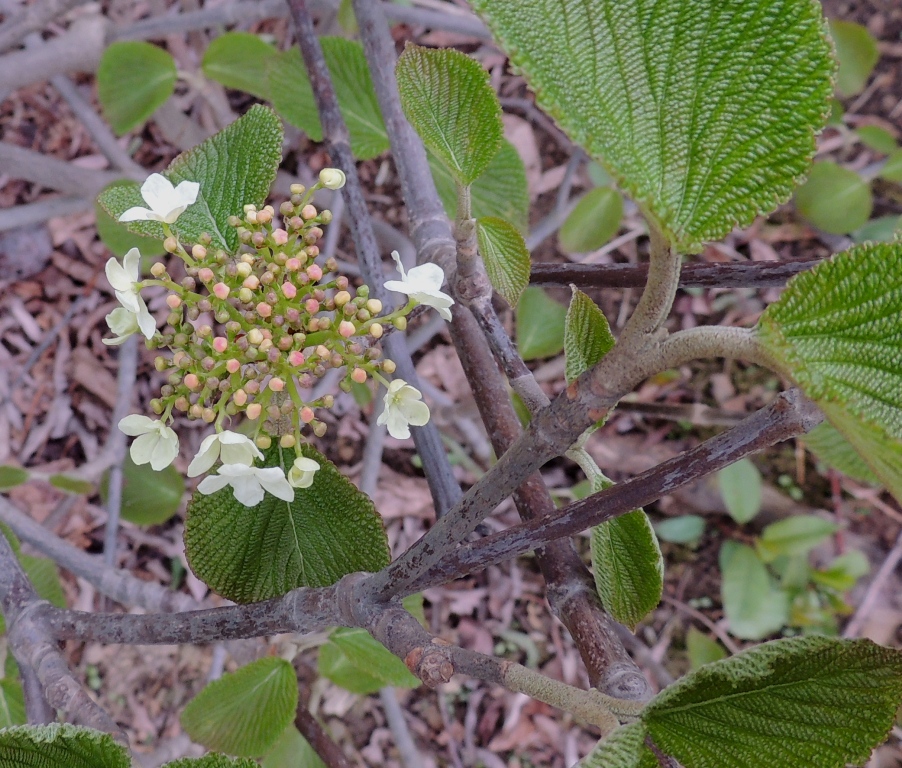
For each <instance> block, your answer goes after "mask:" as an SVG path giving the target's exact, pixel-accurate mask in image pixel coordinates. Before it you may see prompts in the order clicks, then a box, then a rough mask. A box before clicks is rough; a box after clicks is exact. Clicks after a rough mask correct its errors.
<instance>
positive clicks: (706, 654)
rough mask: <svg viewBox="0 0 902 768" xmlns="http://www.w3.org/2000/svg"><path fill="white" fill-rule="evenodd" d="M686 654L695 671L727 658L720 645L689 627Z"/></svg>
mask: <svg viewBox="0 0 902 768" xmlns="http://www.w3.org/2000/svg"><path fill="white" fill-rule="evenodd" d="M686 652H687V653H688V654H689V666H690V667H691V668H692V669H693V671H694V670H696V669H698V668H699V667H703V666H704V665H705V664H711V663H712V662H715V661H720V660H721V659H725V658H726V657H727V652H726V651H725V650H724V649H723V646H722V645H721V644H720V643H718V642H717V641H716V640H714V639H712V638H710V637H708V635H706V634H705V633H704V632H701V631H699V630H697V629H696V628H695V627H689V631H688V632H687V633H686Z"/></svg>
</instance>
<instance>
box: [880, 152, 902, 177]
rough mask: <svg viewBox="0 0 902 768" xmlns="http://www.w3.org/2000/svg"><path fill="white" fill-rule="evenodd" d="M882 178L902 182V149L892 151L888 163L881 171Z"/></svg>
mask: <svg viewBox="0 0 902 768" xmlns="http://www.w3.org/2000/svg"><path fill="white" fill-rule="evenodd" d="M880 178H882V179H886V180H887V181H895V182H898V183H902V149H897V150H896V151H895V152H891V153H890V155H889V157H887V158H886V164H885V165H884V166H883V170H882V171H880Z"/></svg>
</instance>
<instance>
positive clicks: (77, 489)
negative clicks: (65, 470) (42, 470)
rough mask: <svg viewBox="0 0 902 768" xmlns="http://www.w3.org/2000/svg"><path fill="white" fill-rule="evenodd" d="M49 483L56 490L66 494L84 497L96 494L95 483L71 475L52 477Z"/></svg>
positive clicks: (48, 480)
mask: <svg viewBox="0 0 902 768" xmlns="http://www.w3.org/2000/svg"><path fill="white" fill-rule="evenodd" d="M47 482H48V483H50V485H52V486H53V487H54V488H56V489H58V490H60V491H65V492H66V493H75V494H79V495H82V496H91V495H93V493H94V483H89V482H88V481H87V480H81V479H80V478H77V477H70V476H69V475H50V477H48V478H47Z"/></svg>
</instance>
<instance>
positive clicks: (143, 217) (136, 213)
mask: <svg viewBox="0 0 902 768" xmlns="http://www.w3.org/2000/svg"><path fill="white" fill-rule="evenodd" d="M162 220H163V219H162V217H160V216H157V214H155V213H154V212H153V211H151V210H150V209H148V208H142V207H141V206H140V205H136V206H135V207H134V208H129V209H128V210H127V211H126V212H125V213H123V214H122V215H121V216H120V217H119V221H122V222H127V221H162Z"/></svg>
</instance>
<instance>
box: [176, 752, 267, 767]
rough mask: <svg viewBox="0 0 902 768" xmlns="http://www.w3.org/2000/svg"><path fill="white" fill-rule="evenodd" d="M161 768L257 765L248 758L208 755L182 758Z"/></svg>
mask: <svg viewBox="0 0 902 768" xmlns="http://www.w3.org/2000/svg"><path fill="white" fill-rule="evenodd" d="M163 768H257V763H256V761H254V760H251V759H250V758H248V757H236V758H232V757H226V756H225V755H218V754H214V753H210V754H209V755H204V756H203V757H183V758H182V759H181V760H176V761H174V762H172V763H166V764H165V765H164V766H163Z"/></svg>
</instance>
